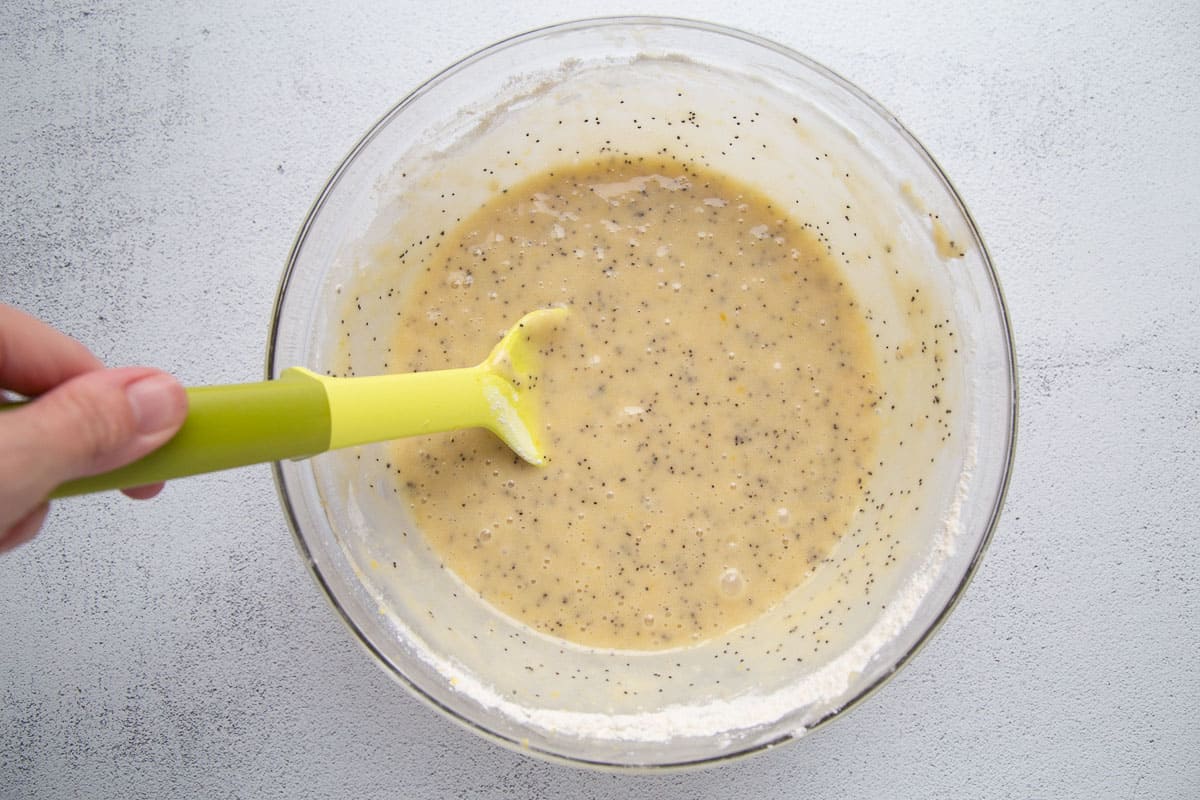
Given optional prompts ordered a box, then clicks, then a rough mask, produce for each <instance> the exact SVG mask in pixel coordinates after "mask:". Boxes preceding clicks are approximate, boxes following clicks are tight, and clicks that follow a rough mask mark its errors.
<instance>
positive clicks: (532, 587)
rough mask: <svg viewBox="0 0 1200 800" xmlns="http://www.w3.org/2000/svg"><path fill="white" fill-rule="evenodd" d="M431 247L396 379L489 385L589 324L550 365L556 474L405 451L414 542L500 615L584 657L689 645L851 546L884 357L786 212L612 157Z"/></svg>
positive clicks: (463, 445) (721, 187)
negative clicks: (451, 369) (500, 347)
mask: <svg viewBox="0 0 1200 800" xmlns="http://www.w3.org/2000/svg"><path fill="white" fill-rule="evenodd" d="M439 235H440V246H439V247H438V249H437V251H436V252H438V253H439V255H440V259H439V260H436V261H434V262H433V263H430V264H429V265H428V269H427V271H426V272H425V273H423V274H422V275H421V276H419V277H418V278H417V279H416V281H415V282H414V284H413V285H412V287H411V291H409V292H408V293H407V296H406V300H405V304H404V306H403V307H402V308H401V313H400V316H399V319H398V323H399V332H398V335H397V336H396V339H395V342H394V344H393V347H392V351H393V353H394V354H395V356H396V360H395V361H393V363H392V365H393V366H394V367H396V368H398V369H403V370H425V369H437V368H442V367H445V366H447V365H455V364H468V363H474V362H475V361H478V360H479V359H480V358H481V357H482V355H484V354H486V353H487V352H488V350H489V349H490V348H491V347H492V345H493V344H494V343H495V342H496V341H497V340H498V338H499V336H500V335H501V334H502V333H503V332H504V330H505V329H506V328H507V327H508V326H509V325H511V324H512V323H513V321H514V320H516V319H518V318H519V317H520V316H521V315H522V314H523V313H524V312H526V311H528V310H531V309H534V308H539V307H547V306H552V305H566V306H569V307H570V309H571V312H572V314H571V317H570V319H569V322H568V324H567V325H566V326H565V327H563V328H561V329H559V330H557V331H555V332H554V333H553V334H552V335H550V336H548V337H547V338H546V339H545V341H544V348H543V349H544V357H545V367H544V370H543V371H542V375H541V381H540V384H539V390H540V391H541V392H543V393H544V395H543V401H544V409H545V410H544V415H545V423H546V431H545V433H544V436H543V444H544V446H545V449H546V451H547V452H548V455H549V457H550V461H549V464H548V466H545V467H543V468H537V467H531V466H529V465H527V464H525V463H524V462H521V461H520V460H519V459H517V458H516V457H515V456H514V455H513V454H512V452H510V451H509V450H507V449H506V448H505V447H504V445H502V444H501V443H500V442H499V441H498V440H497V439H496V438H494V437H492V436H491V435H490V434H487V433H485V432H482V431H469V432H464V433H457V434H453V435H445V436H437V437H430V438H427V439H422V440H408V441H402V442H398V443H396V444H395V445H394V453H393V463H392V465H391V467H392V469H393V471H394V475H395V480H396V481H397V486H398V488H399V490H400V491H401V493H402V494H403V495H404V496H405V498H406V500H407V501H408V502H409V503H410V504H411V508H412V512H413V515H414V518H415V520H416V522H417V523H418V525H419V527H420V529H421V531H422V532H423V533H424V535H425V536H426V538H427V539H428V541H429V543H430V545H431V546H432V547H433V548H434V550H435V551H436V552H437V553H438V554H439V555H440V557H441V558H442V559H443V560H444V562H445V564H446V566H447V567H449V568H450V569H452V570H454V572H455V573H457V574H458V575H459V576H460V577H461V578H462V580H463V581H465V583H466V584H467V585H469V586H470V587H471V588H472V589H474V590H475V591H477V592H479V593H480V595H482V597H483V598H484V599H486V600H487V601H488V602H490V603H492V604H493V605H495V606H496V607H498V608H499V609H501V610H503V611H504V612H506V613H508V614H509V615H511V616H513V617H515V618H516V619H518V620H521V621H522V622H524V623H526V624H528V625H530V626H532V627H534V628H536V629H538V630H541V631H543V632H545V633H548V634H552V635H554V636H559V637H562V638H565V639H569V640H572V641H575V642H578V643H581V644H586V645H593V646H598V647H617V648H632V649H658V648H666V647H675V646H681V645H687V644H691V643H694V642H696V641H699V640H703V639H707V638H710V637H713V636H717V635H720V634H721V633H723V632H725V631H727V630H729V629H730V628H733V627H735V626H737V625H740V624H742V623H744V622H746V621H748V620H750V619H751V618H753V617H755V616H757V615H759V614H761V613H763V612H765V611H766V610H767V609H769V608H770V607H771V606H772V605H774V604H775V603H777V602H778V601H780V600H781V599H782V598H783V597H784V595H786V594H787V593H788V592H789V591H791V590H792V589H793V588H795V587H796V586H797V585H798V584H799V583H800V582H801V581H803V580H804V578H805V576H806V574H807V573H808V572H809V571H810V570H811V569H812V568H813V566H814V565H815V564H817V563H818V562H820V561H821V560H822V559H823V558H825V557H826V556H827V555H828V553H829V551H830V549H831V548H832V546H833V545H834V544H835V543H836V541H837V540H838V538H839V537H840V536H841V535H842V533H843V532H844V531H845V530H847V528H848V526H851V525H853V518H854V514H855V510H856V508H857V507H858V506H859V504H860V502H861V491H860V486H861V483H862V482H863V480H864V479H865V477H866V476H867V474H868V470H869V469H870V468H871V459H872V453H873V450H874V443H875V439H876V435H877V431H878V425H879V422H878V416H877V414H876V413H875V405H876V404H877V402H879V397H878V393H877V389H876V387H875V386H874V384H873V370H874V366H873V365H874V355H873V351H872V349H871V345H870V342H869V339H868V333H867V328H866V324H865V322H864V320H863V317H862V313H861V310H860V309H859V308H858V307H857V306H856V304H855V299H854V297H853V296H852V294H851V293H850V292H849V291H848V289H847V288H846V287H845V286H844V285H843V283H842V282H841V280H840V279H839V271H838V268H837V266H836V265H835V263H834V261H833V259H832V257H831V255H830V254H829V253H828V252H827V248H826V245H825V243H824V242H823V241H821V239H820V237H819V236H817V235H816V234H814V233H813V232H812V231H811V230H809V229H807V228H805V227H801V226H800V225H798V224H797V223H795V222H794V221H792V220H790V219H789V218H788V217H787V216H786V213H785V211H784V210H781V209H776V208H772V206H771V204H770V202H769V201H768V200H767V199H766V198H765V197H764V196H762V195H760V194H758V193H756V192H755V191H753V190H751V189H749V188H747V187H745V186H742V185H740V184H738V183H737V182H735V181H733V180H731V179H729V178H727V177H723V176H720V175H717V174H714V173H711V172H707V171H698V170H697V168H696V167H694V166H690V165H689V166H684V165H681V164H678V163H674V162H660V161H655V160H653V159H629V158H615V157H614V158H613V159H611V160H609V161H597V162H591V163H586V164H583V165H580V166H577V167H576V166H573V167H566V168H563V169H556V170H554V171H553V172H549V173H546V174H544V175H542V176H539V177H537V178H535V179H533V180H531V181H528V182H526V183H523V184H521V185H519V186H516V187H513V188H510V189H509V190H507V191H505V192H504V193H502V194H499V195H498V196H497V197H496V198H495V199H494V200H493V201H491V202H489V203H488V204H487V205H485V206H484V207H482V208H481V209H479V211H478V212H476V213H475V214H474V215H473V216H471V217H469V218H467V219H465V220H464V221H463V222H462V223H461V224H460V226H459V227H458V229H457V230H448V231H445V232H442V233H441V234H439Z"/></svg>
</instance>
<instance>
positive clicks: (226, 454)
mask: <svg viewBox="0 0 1200 800" xmlns="http://www.w3.org/2000/svg"><path fill="white" fill-rule="evenodd" d="M566 314H567V310H566V309H565V308H553V309H543V310H540V311H534V312H532V313H529V314H526V315H525V316H524V317H522V318H521V319H520V321H519V322H517V324H516V325H514V326H513V327H512V328H511V329H509V331H508V333H506V334H505V335H504V338H502V339H501V340H500V343H499V344H497V345H496V347H495V348H494V349H493V350H492V352H491V354H490V355H489V356H488V357H487V359H485V360H484V362H483V363H482V364H479V365H477V366H474V367H466V368H463V369H448V370H439V371H435V372H414V373H407V374H402V375H378V376H372V377H364V378H331V377H327V376H324V375H317V374H316V373H314V372H311V371H309V370H307V369H304V368H302V367H292V368H290V369H287V370H285V371H284V372H283V373H282V374H281V375H280V377H279V379H278V380H273V381H262V382H260V383H242V384H233V385H229V386H201V387H198V388H193V389H188V390H187V393H188V414H187V419H186V420H185V421H184V423H183V427H182V428H180V429H179V432H178V433H177V434H175V437H174V438H172V439H171V440H170V441H169V442H167V443H166V444H165V445H163V446H162V447H161V448H159V449H158V450H156V451H154V452H153V453H151V454H150V455H148V456H146V457H144V458H142V459H140V460H138V461H135V462H133V463H132V464H129V465H127V466H124V467H121V468H119V469H115V470H113V471H111V472H105V473H102V474H100V475H93V476H90V477H87V478H80V479H79V480H74V481H70V482H68V483H65V484H63V485H62V486H60V487H58V489H56V490H55V491H54V493H53V494H52V495H51V496H52V497H68V496H70V495H76V494H85V493H87V492H99V491H104V490H108V489H123V488H126V487H130V486H142V485H144V484H148V483H156V482H158V481H163V480H169V479H172V478H181V477H184V476H185V475H198V474H200V473H202V472H213V471H215V470H221V469H230V468H233V467H241V466H245V465H247V464H258V463H262V462H266V461H281V460H283V459H289V458H306V457H308V456H313V455H316V454H317V453H323V452H325V451H326V450H336V449H338V448H341V447H350V446H352V445H358V444H366V443H368V442H380V441H386V440H388V439H399V438H402V437H406V436H420V435H423V434H430V433H440V432H444V431H451V430H459V429H461V428H486V429H488V430H490V431H492V432H493V433H495V434H496V435H497V436H499V437H500V438H501V439H502V440H504V443H505V444H507V445H508V446H509V447H510V448H512V449H513V451H515V452H516V453H517V455H519V456H520V457H521V458H523V459H525V460H526V461H528V462H529V463H530V464H535V465H539V464H541V463H542V462H543V460H544V457H543V455H542V451H541V449H540V447H539V445H538V441H537V439H538V437H537V433H536V431H537V429H538V427H537V423H536V417H537V413H536V412H537V409H536V408H534V407H533V405H532V404H531V403H530V402H528V390H529V388H530V387H531V385H532V384H533V383H535V382H536V380H537V375H536V370H537V363H536V362H537V351H536V348H535V347H534V346H533V345H532V344H531V343H530V341H529V334H530V333H531V332H533V331H534V330H536V329H538V328H542V327H545V326H547V325H549V324H553V323H555V322H557V321H560V320H561V319H562V318H563V317H565V316H566Z"/></svg>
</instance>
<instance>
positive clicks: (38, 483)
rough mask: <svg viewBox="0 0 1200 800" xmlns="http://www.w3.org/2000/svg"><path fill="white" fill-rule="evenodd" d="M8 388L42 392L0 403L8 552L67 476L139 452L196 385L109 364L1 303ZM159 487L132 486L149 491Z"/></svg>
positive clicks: (178, 417) (0, 340)
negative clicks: (4, 406) (5, 405)
mask: <svg viewBox="0 0 1200 800" xmlns="http://www.w3.org/2000/svg"><path fill="white" fill-rule="evenodd" d="M4 390H8V391H12V392H16V393H18V394H22V395H25V396H27V397H35V398H36V399H34V400H33V401H32V402H30V403H28V404H26V405H24V406H22V407H20V408H16V409H13V410H11V411H2V412H0V552H3V551H5V550H10V549H12V548H14V547H16V546H18V545H20V544H23V543H25V542H27V541H29V540H30V539H32V538H33V536H34V534H36V533H37V531H38V529H39V528H40V527H41V525H42V522H43V520H45V518H46V513H47V512H48V510H49V504H48V503H47V501H46V497H47V496H48V495H49V494H50V492H51V491H53V490H54V489H55V488H56V487H57V486H58V485H59V484H61V483H64V482H66V481H69V480H73V479H75V478H81V477H84V476H86V475H95V474H96V473H99V472H107V471H108V470H111V469H115V468H117V467H120V466H123V465H124V464H128V463H129V462H131V461H136V460H137V459H139V458H141V457H142V456H144V455H146V454H147V453H149V452H150V451H152V450H155V449H156V448H158V447H160V446H162V445H163V444H165V443H166V442H167V440H169V439H170V438H171V437H172V436H174V435H175V432H176V431H177V430H179V426H180V425H182V424H183V419H184V417H185V416H187V394H186V393H185V392H184V390H183V387H182V386H180V385H179V382H178V381H176V380H175V379H174V378H172V377H171V376H170V375H168V374H166V373H165V372H160V371H159V370H156V369H150V368H148V367H124V368H121V369H105V368H104V365H103V364H102V363H100V361H99V359H97V358H96V357H95V356H94V355H92V354H91V353H90V352H88V349H87V348H86V347H84V346H83V345H82V344H80V343H79V342H77V341H75V340H74V339H72V338H71V337H69V336H67V335H65V334H63V333H60V332H58V331H56V330H55V329H54V328H51V327H50V326H49V325H46V324H45V323H43V322H40V321H39V320H37V319H34V318H33V317H31V316H29V315H28V314H25V313H24V312H21V311H18V310H16V309H15V308H10V307H9V306H5V305H3V304H0V393H2V392H3V391H4ZM2 400H3V398H2V397H0V401H2ZM160 489H162V484H161V483H158V484H153V485H150V486H139V487H136V488H133V489H125V490H123V491H124V492H125V494H127V495H129V496H130V497H133V498H137V499H144V498H148V497H153V496H154V495H156V494H158V492H159V490H160Z"/></svg>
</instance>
